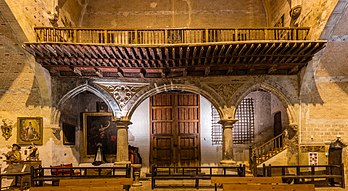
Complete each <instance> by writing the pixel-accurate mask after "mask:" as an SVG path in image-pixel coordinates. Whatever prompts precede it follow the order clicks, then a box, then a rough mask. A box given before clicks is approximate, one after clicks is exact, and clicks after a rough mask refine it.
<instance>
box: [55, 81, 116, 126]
mask: <svg viewBox="0 0 348 191" xmlns="http://www.w3.org/2000/svg"><path fill="white" fill-rule="evenodd" d="M85 91H89V92H91V93H93V94H94V95H96V96H98V97H99V98H101V99H102V100H103V101H104V102H105V103H106V104H107V105H108V107H109V108H110V109H111V110H112V113H113V116H116V115H117V114H118V113H120V107H119V105H118V104H117V103H116V101H115V99H114V98H113V97H112V96H111V95H110V94H109V93H108V92H106V91H105V90H103V89H102V88H100V87H99V86H97V85H93V84H83V85H80V86H77V87H76V88H74V89H72V90H70V91H69V92H68V93H66V94H65V95H64V96H63V97H62V98H61V99H60V100H59V102H58V104H57V107H56V109H55V110H54V114H53V117H52V118H53V120H52V121H53V122H55V124H58V123H59V119H60V110H61V108H62V106H63V105H64V103H65V102H66V101H68V100H69V99H71V98H73V97H75V96H77V95H78V94H80V93H82V92H85Z"/></svg>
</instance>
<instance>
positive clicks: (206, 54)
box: [203, 46, 211, 65]
mask: <svg viewBox="0 0 348 191" xmlns="http://www.w3.org/2000/svg"><path fill="white" fill-rule="evenodd" d="M210 51H211V46H208V49H207V52H206V53H205V59H204V63H203V65H206V64H207V62H208V58H209V56H210Z"/></svg>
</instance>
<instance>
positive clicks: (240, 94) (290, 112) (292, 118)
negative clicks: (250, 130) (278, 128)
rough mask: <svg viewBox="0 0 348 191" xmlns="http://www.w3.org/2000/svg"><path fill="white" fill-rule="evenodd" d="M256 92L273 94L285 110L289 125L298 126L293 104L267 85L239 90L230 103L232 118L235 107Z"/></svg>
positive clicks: (280, 92)
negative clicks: (232, 109) (261, 91)
mask: <svg viewBox="0 0 348 191" xmlns="http://www.w3.org/2000/svg"><path fill="white" fill-rule="evenodd" d="M256 90H265V91H269V92H271V93H273V94H274V95H275V96H277V98H278V99H279V101H280V102H281V103H282V105H283V106H284V107H285V108H286V112H287V115H288V118H289V124H290V125H293V124H298V122H297V118H296V114H295V110H294V108H293V104H292V103H291V102H290V100H289V99H288V98H287V97H286V96H285V94H284V93H283V92H282V91H281V90H279V89H277V88H275V87H274V86H272V85H270V84H268V83H259V84H255V85H252V86H249V87H248V88H247V89H245V88H240V89H239V90H238V91H237V93H236V94H235V95H236V96H235V99H233V100H232V103H231V104H232V105H233V106H234V107H233V108H234V113H233V116H234V114H235V111H236V109H237V106H238V105H239V104H240V103H241V101H242V100H243V99H244V97H246V96H247V95H248V94H249V93H251V92H253V91H256Z"/></svg>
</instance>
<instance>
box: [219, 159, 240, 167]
mask: <svg viewBox="0 0 348 191" xmlns="http://www.w3.org/2000/svg"><path fill="white" fill-rule="evenodd" d="M220 164H221V165H225V166H232V165H235V164H237V162H236V161H234V160H232V159H231V160H222V161H220Z"/></svg>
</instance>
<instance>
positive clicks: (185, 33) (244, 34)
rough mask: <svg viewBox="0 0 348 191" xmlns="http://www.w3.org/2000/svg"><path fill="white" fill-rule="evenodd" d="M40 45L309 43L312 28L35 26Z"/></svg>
mask: <svg viewBox="0 0 348 191" xmlns="http://www.w3.org/2000/svg"><path fill="white" fill-rule="evenodd" d="M34 30H35V33H36V41H37V42H60V43H88V44H117V45H135V44H137V45H138V44H139V45H151V44H156V45H158V44H201V43H218V42H233V41H236V42H241V41H273V40H276V41H282V40H286V41H296V40H308V33H309V28H306V27H299V28H297V27H277V28H210V29H209V28H208V29H203V28H201V29H200V28H192V29H186V28H184V29H180V28H179V29H171V28H168V29H130V30H126V29H93V28H52V27H36V28H34Z"/></svg>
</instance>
